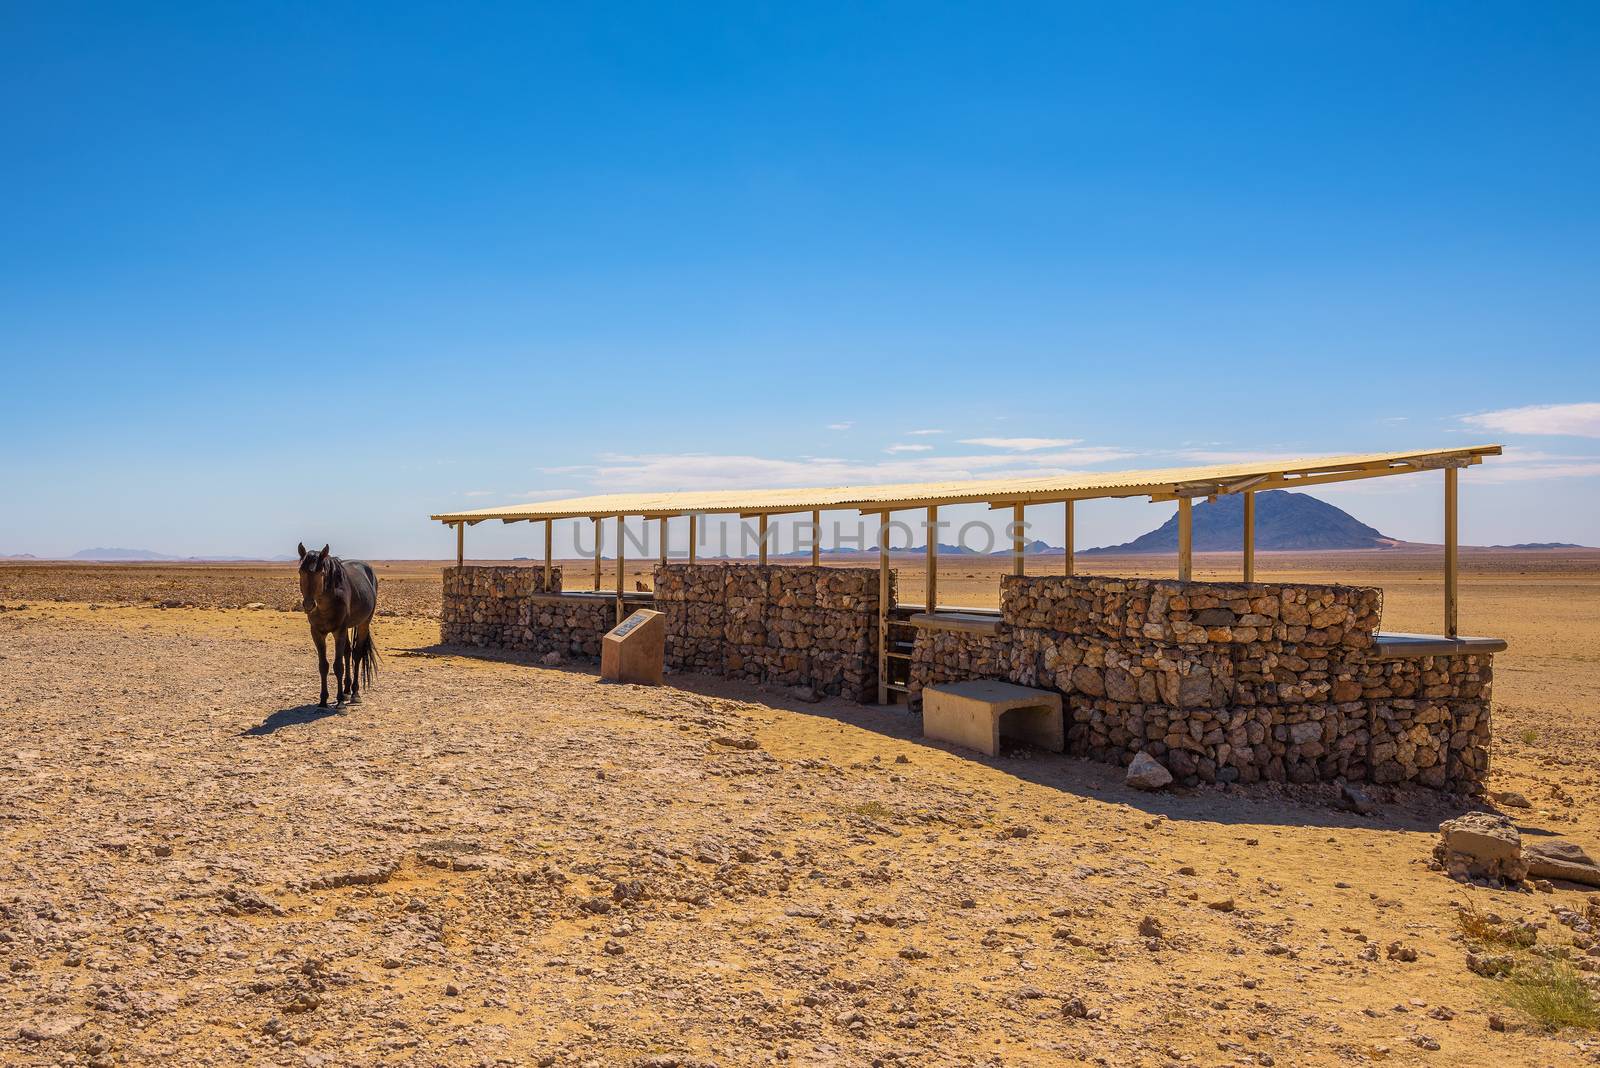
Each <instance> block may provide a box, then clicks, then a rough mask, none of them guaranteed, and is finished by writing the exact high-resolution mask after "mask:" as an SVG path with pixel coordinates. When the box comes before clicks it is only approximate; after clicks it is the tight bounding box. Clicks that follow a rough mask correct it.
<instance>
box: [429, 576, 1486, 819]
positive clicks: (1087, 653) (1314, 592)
mask: <svg viewBox="0 0 1600 1068" xmlns="http://www.w3.org/2000/svg"><path fill="white" fill-rule="evenodd" d="M551 585H552V587H553V589H552V590H550V591H546V590H545V589H544V571H543V569H542V568H538V567H457V568H448V569H446V571H445V577H444V611H443V615H442V623H441V627H440V630H441V637H442V638H443V640H444V641H445V642H449V643H458V644H463V645H471V646H478V647H481V648H494V649H508V650H518V651H525V652H532V653H547V652H551V651H554V652H558V653H560V654H561V655H563V656H586V657H594V656H598V655H599V652H600V640H601V638H602V636H603V635H604V634H605V632H606V631H607V630H609V629H610V628H611V626H612V624H613V623H614V622H615V617H614V613H615V608H614V602H613V600H612V599H611V598H609V597H602V598H586V597H575V596H552V594H555V593H559V591H560V589H561V575H560V571H559V569H557V570H556V571H555V573H554V575H553V581H552V583H551ZM655 587H656V589H655V607H656V608H657V609H659V610H660V611H661V612H662V613H663V614H664V615H665V617H666V629H667V650H666V655H667V666H668V667H669V668H671V669H672V670H674V671H683V672H698V673H703V674H711V675H722V676H726V677H729V678H738V679H746V680H750V681H753V682H758V683H765V684H770V685H781V686H795V687H805V688H810V689H813V690H815V691H816V692H817V693H819V694H829V695H840V696H844V697H848V698H851V699H853V700H860V701H870V700H873V699H874V697H875V693H876V687H877V640H878V638H877V623H878V620H877V616H878V572H877V570H876V569H874V568H831V567H829V568H820V567H817V568H814V567H786V566H755V565H750V564H662V565H659V566H657V568H656V571H655ZM889 603H890V606H891V607H892V606H893V604H894V600H893V585H892V576H891V591H890V602H889ZM1382 607H1383V603H1382V594H1381V592H1380V591H1378V590H1376V589H1370V588H1361V587H1349V586H1315V585H1300V584H1296V585H1276V584H1270V583H1252V584H1248V585H1247V584H1243V583H1208V582H1191V583H1178V582H1161V581H1153V580H1147V579H1116V578H1102V577H1096V576H1083V577H1076V576H1075V577H1037V578H1027V577H1017V576H1011V577H1007V578H1005V579H1003V580H1002V585H1001V611H1000V617H999V620H998V623H997V627H996V631H995V632H994V633H992V634H991V633H974V632H971V631H961V630H935V629H929V628H922V629H919V630H918V631H917V636H916V641H915V645H914V647H913V652H912V663H911V688H912V696H913V701H916V700H918V699H919V695H920V691H921V689H922V688H923V687H925V686H928V685H933V684H936V683H939V682H946V681H953V680H960V679H971V678H1002V679H1009V680H1010V681H1012V682H1015V683H1019V684H1021V685H1024V686H1034V687H1039V688H1043V689H1052V690H1057V691H1059V692H1060V693H1061V694H1062V695H1063V697H1064V705H1065V707H1066V709H1067V710H1068V713H1067V714H1068V720H1067V749H1068V751H1069V752H1071V753H1075V754H1078V755H1081V756H1086V757H1090V758H1092V759H1095V760H1102V761H1107V762H1111V763H1117V764H1127V763H1129V762H1130V761H1131V760H1132V758H1133V757H1134V755H1135V754H1137V753H1139V752H1140V751H1145V752H1148V753H1150V754H1151V755H1153V756H1155V757H1156V758H1158V759H1159V760H1161V761H1162V762H1163V763H1164V764H1165V765H1166V766H1167V767H1168V768H1169V769H1170V770H1171V771H1172V773H1173V774H1174V775H1175V776H1176V777H1177V778H1178V779H1179V780H1180V781H1183V782H1187V783H1191V784H1192V783H1199V782H1246V783H1248V782H1256V781H1259V780H1262V779H1266V780H1271V781H1279V782H1282V781H1289V782H1317V781H1328V780H1332V779H1337V778H1344V779H1348V780H1353V781H1362V782H1379V783H1399V782H1415V783H1419V784H1422V785H1426V786H1431V787H1436V788H1444V789H1451V790H1458V791H1465V792H1474V793H1475V792H1479V791H1481V789H1482V786H1483V783H1484V781H1485V779H1486V778H1487V776H1488V770H1489V749H1488V746H1489V693H1490V681H1491V677H1492V670H1491V657H1490V656H1489V655H1488V654H1460V655H1450V656H1423V657H1406V658H1394V657H1390V656H1386V655H1384V651H1383V649H1382V648H1381V647H1380V645H1379V644H1378V642H1377V641H1376V640H1375V634H1376V632H1377V629H1378V623H1379V617H1380V615H1381V612H1382Z"/></svg>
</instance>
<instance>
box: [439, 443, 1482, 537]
mask: <svg viewBox="0 0 1600 1068" xmlns="http://www.w3.org/2000/svg"><path fill="white" fill-rule="evenodd" d="M1499 454H1500V446H1498V445H1469V446H1464V447H1460V448H1454V449H1419V450H1416V451H1412V452H1374V453H1360V454H1357V455H1353V456H1315V457H1305V458H1301V459H1292V460H1256V461H1251V462H1248V463H1235V464H1207V465H1204V466H1200V467H1168V468H1161V469H1157V470H1146V471H1104V472H1100V471H1095V472H1086V473H1082V474H1073V475H1050V476H1044V477H1040V478H992V479H974V480H970V481H962V482H903V483H898V484H893V485H884V486H824V487H810V488H803V489H771V490H717V491H711V492H705V493H694V492H677V493H604V494H597V495H594V496H589V497H570V498H567V499H565V500H559V501H539V502H536V503H533V504H514V505H507V506H504V507H499V508H477V509H473V510H471V511H464V512H440V513H438V514H436V515H433V516H431V517H430V518H433V519H436V520H439V521H440V522H443V523H467V524H469V525H470V524H473V523H481V522H483V521H484V520H486V519H501V520H504V521H506V522H508V523H511V522H518V521H521V520H534V519H573V518H593V517H610V516H617V515H625V516H646V517H650V518H655V517H659V516H678V515H689V514H690V513H713V514H714V513H738V514H743V515H753V514H757V513H761V512H766V513H768V514H774V515H776V514H782V513H786V512H809V511H812V510H814V509H821V510H832V509H853V510H859V511H863V512H880V511H884V510H886V509H896V508H911V507H928V506H932V505H943V504H971V503H977V502H987V503H998V504H1006V503H1012V502H1048V501H1063V500H1067V499H1069V498H1070V499H1075V500H1092V499H1094V498H1097V497H1139V496H1144V495H1145V494H1150V495H1152V496H1167V497H1170V496H1174V495H1179V494H1190V493H1203V492H1208V491H1215V490H1225V489H1226V488H1227V487H1229V486H1239V484H1241V483H1245V482H1247V481H1252V480H1258V479H1259V480H1260V481H1259V482H1254V484H1252V485H1250V486H1249V487H1248V488H1251V489H1282V488H1293V487H1294V486H1296V485H1320V484H1323V483H1326V482H1341V481H1348V480H1351V479H1359V478H1371V477H1374V476H1381V475H1397V474H1406V473H1409V472H1414V471H1422V470H1429V469H1431V468H1434V467H1442V466H1452V465H1458V464H1475V463H1478V462H1480V461H1481V460H1482V458H1483V457H1485V456H1498V455H1499ZM1240 488H1243V487H1240Z"/></svg>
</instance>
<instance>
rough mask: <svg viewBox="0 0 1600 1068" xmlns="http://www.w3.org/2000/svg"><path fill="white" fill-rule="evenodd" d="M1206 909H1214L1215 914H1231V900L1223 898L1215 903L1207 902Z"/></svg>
mask: <svg viewBox="0 0 1600 1068" xmlns="http://www.w3.org/2000/svg"><path fill="white" fill-rule="evenodd" d="M1206 908H1208V909H1215V910H1216V911H1217V912H1232V911H1233V909H1234V904H1233V898H1231V897H1224V898H1219V899H1218V900H1216V901H1207V902H1206Z"/></svg>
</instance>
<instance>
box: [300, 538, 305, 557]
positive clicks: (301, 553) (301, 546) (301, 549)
mask: <svg viewBox="0 0 1600 1068" xmlns="http://www.w3.org/2000/svg"><path fill="white" fill-rule="evenodd" d="M305 558H306V543H305V542H301V543H300V559H302V560H304V559H305Z"/></svg>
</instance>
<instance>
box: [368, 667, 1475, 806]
mask: <svg viewBox="0 0 1600 1068" xmlns="http://www.w3.org/2000/svg"><path fill="white" fill-rule="evenodd" d="M396 653H397V654H398V655H400V656H421V657H462V658H464V659H468V660H486V661H493V662H496V663H507V664H524V665H527V666H529V667H537V668H539V669H540V670H543V671H563V672H567V673H569V674H578V675H590V676H593V675H595V674H596V672H597V670H598V664H597V661H595V660H589V659H582V658H579V659H564V660H562V662H561V663H560V664H556V665H545V664H543V663H541V662H540V660H539V658H538V657H537V656H534V655H532V654H528V653H518V652H511V651H507V650H503V649H480V648H477V647H475V646H465V645H442V644H436V645H429V646H423V647H419V648H414V649H402V650H396ZM667 685H668V686H669V687H671V688H672V689H675V690H682V691H685V692H687V693H693V694H698V695H700V696H702V697H719V698H723V699H727V700H737V701H747V702H751V703H755V704H762V705H765V706H766V707H768V708H773V709H781V710H783V711H785V712H790V713H794V714H795V715H801V716H821V717H824V718H827V719H830V720H833V721H834V722H836V723H846V724H849V725H850V726H852V727H856V728H859V729H861V730H866V731H871V732H873V733H875V734H880V735H883V736H884V737H889V738H895V739H898V740H900V741H903V742H906V743H909V744H911V745H916V746H921V747H925V748H928V749H936V750H940V751H942V752H946V753H951V754H954V755H957V756H960V757H962V758H964V759H967V760H970V761H972V762H973V763H975V764H982V765H985V766H987V767H990V768H993V769H994V770H995V771H998V772H1000V773H1002V774H1005V775H1010V776H1013V777H1015V778H1017V779H1021V780H1023V781H1025V782H1030V783H1033V784H1035V785H1037V786H1043V787H1047V788H1049V789H1052V790H1057V791H1060V792H1061V793H1063V794H1070V795H1072V796H1074V797H1093V798H1095V799H1096V800H1099V801H1103V802H1110V803H1119V804H1124V805H1127V806H1128V807H1130V808H1134V809H1137V810H1139V811H1141V812H1144V813H1146V814H1148V815H1150V816H1151V817H1157V816H1160V817H1164V818H1166V819H1169V820H1182V821H1189V822H1201V823H1216V824H1224V825H1241V824H1242V825H1255V826H1261V827H1274V826H1277V827H1329V828H1335V827H1351V828H1366V829H1368V830H1373V831H1408V832H1427V833H1432V832H1434V831H1436V830H1437V829H1438V826H1439V824H1440V823H1441V822H1442V821H1444V820H1447V819H1451V818H1452V817H1455V816H1459V815H1461V814H1462V813H1463V812H1470V811H1474V810H1481V809H1484V808H1487V807H1488V806H1486V805H1485V804H1483V803H1482V802H1481V801H1478V800H1476V799H1474V798H1470V797H1463V796H1460V795H1456V794H1445V793H1439V792H1437V791H1434V790H1428V789H1425V788H1422V787H1415V786H1397V787H1385V786H1374V785H1371V784H1368V783H1358V784H1356V785H1358V786H1360V787H1361V789H1362V790H1364V791H1365V792H1366V793H1367V794H1368V795H1369V796H1371V797H1372V798H1373V799H1374V800H1375V801H1377V802H1378V804H1379V811H1378V813H1377V814H1375V815H1373V816H1361V815H1357V814H1356V813H1354V812H1351V811H1348V810H1346V809H1344V808H1343V807H1342V806H1341V805H1340V798H1339V786H1338V785H1337V784H1335V783H1318V784H1310V785H1295V784H1290V783H1268V782H1262V783H1253V784H1250V785H1246V786H1240V785H1230V786H1221V787H1219V786H1198V787H1173V788H1169V789H1166V790H1161V791H1157V792H1153V793H1152V792H1146V791H1143V790H1135V789H1133V788H1132V787H1129V786H1124V785H1123V782H1122V779H1123V774H1124V772H1123V769H1122V768H1120V767H1112V766H1111V765H1108V764H1101V763H1099V762H1097V761H1092V760H1089V759H1087V758H1084V757H1077V756H1072V755H1070V754H1064V753H1051V752H1046V751H1044V750H1040V749H1031V748H1028V747H1025V746H1022V747H1011V746H1007V747H1005V748H1003V750H1002V755H1001V756H998V757H990V756H985V755H984V754H982V753H977V752H972V751H969V750H966V749H962V748H960V747H959V746H954V745H951V744H949V743H947V742H939V741H933V740H930V739H926V738H923V737H922V719H921V716H920V715H919V714H918V713H916V712H913V711H911V710H910V709H908V708H907V707H906V706H905V705H867V704H857V703H856V702H854V701H848V700H845V699H843V698H838V697H830V698H824V699H822V700H821V701H815V702H813V701H807V700H802V699H801V698H800V697H798V696H797V695H796V693H795V691H793V690H791V689H788V688H785V687H765V686H759V685H756V684H754V683H749V682H742V681H738V680H733V679H722V678H717V677H716V676H712V675H688V674H672V675H669V676H668V679H667ZM818 755H819V756H826V755H827V754H826V753H819V754H818Z"/></svg>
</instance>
